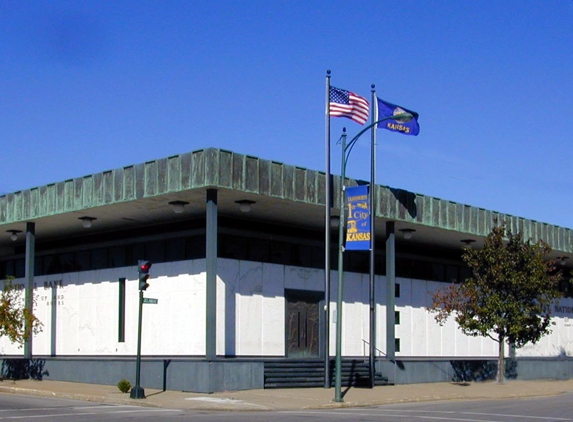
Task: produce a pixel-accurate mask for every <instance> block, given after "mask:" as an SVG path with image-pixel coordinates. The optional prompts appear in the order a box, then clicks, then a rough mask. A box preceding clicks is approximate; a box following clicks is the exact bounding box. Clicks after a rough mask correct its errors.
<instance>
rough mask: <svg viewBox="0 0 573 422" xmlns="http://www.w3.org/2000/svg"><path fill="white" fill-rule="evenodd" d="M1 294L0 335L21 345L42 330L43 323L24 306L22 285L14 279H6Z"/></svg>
mask: <svg viewBox="0 0 573 422" xmlns="http://www.w3.org/2000/svg"><path fill="white" fill-rule="evenodd" d="M3 284H4V286H3V289H2V294H1V295H0V337H8V338H9V339H10V341H11V342H13V343H17V344H19V345H20V346H21V345H22V344H23V343H24V341H25V340H27V339H28V338H29V337H30V336H31V335H32V334H36V333H38V332H40V331H41V328H42V324H41V322H40V321H39V320H38V318H36V317H35V316H34V314H33V313H32V312H30V310H28V309H26V308H25V306H24V299H23V297H22V296H23V295H22V292H23V290H22V289H21V288H20V286H18V285H15V284H13V283H12V279H8V280H5V281H4V283H3Z"/></svg>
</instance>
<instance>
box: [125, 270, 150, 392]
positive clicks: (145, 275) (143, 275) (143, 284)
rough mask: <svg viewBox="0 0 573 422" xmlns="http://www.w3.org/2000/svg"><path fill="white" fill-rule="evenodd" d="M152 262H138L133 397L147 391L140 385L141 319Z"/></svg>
mask: <svg viewBox="0 0 573 422" xmlns="http://www.w3.org/2000/svg"><path fill="white" fill-rule="evenodd" d="M151 265H152V263H151V262H149V261H145V260H140V261H139V262H138V263H137V271H138V272H139V321H138V323H137V358H136V359H135V387H133V388H132V389H131V392H130V394H129V396H130V397H131V398H132V399H144V398H145V391H144V390H143V388H141V385H140V375H141V321H142V319H143V291H144V290H147V288H148V287H149V284H148V283H147V280H148V279H149V269H150V268H151Z"/></svg>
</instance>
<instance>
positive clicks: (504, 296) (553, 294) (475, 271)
mask: <svg viewBox="0 0 573 422" xmlns="http://www.w3.org/2000/svg"><path fill="white" fill-rule="evenodd" d="M550 252H551V248H550V247H549V245H547V243H545V242H543V241H541V240H540V241H538V242H536V243H532V242H531V241H530V240H527V241H524V240H523V238H522V235H521V233H518V234H515V235H514V234H512V233H510V232H508V231H507V230H506V228H505V225H503V224H502V225H500V226H496V227H494V228H493V229H492V231H491V232H490V234H489V235H488V236H487V238H486V239H485V243H484V246H483V248H482V249H472V248H471V247H464V251H463V254H462V259H463V261H464V262H465V263H466V264H467V265H468V266H469V268H470V269H471V271H472V276H471V277H470V278H468V279H467V280H464V281H463V282H462V283H460V284H453V285H450V286H448V287H445V288H442V289H439V290H438V291H436V292H435V293H434V294H433V295H432V306H431V307H428V308H427V309H428V311H430V312H434V313H436V316H435V319H436V321H437V322H438V323H439V324H440V325H443V324H444V323H445V321H446V320H447V319H448V317H449V316H450V315H454V318H455V321H456V322H457V323H458V325H459V328H460V329H461V330H462V332H463V333H464V334H466V335H469V336H482V337H489V338H491V339H492V340H494V341H496V342H497V343H498V344H499V355H498V372H497V380H498V381H499V382H503V380H504V359H503V357H504V345H505V342H508V343H509V344H510V345H514V346H515V347H523V346H524V345H525V344H527V343H529V342H531V343H536V342H537V341H538V340H539V339H541V337H543V336H544V335H546V334H549V333H550V332H551V330H550V324H551V305H552V304H553V303H555V302H556V301H557V300H558V299H559V298H560V297H561V296H562V295H561V293H560V291H559V289H558V287H559V281H560V280H561V274H560V273H559V272H558V271H556V269H555V265H554V262H553V261H552V260H550V259H549V254H550Z"/></svg>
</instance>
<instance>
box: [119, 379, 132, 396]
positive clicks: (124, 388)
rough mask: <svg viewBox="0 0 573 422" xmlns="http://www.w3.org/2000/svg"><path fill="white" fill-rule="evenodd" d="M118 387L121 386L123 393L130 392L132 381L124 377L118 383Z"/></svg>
mask: <svg viewBox="0 0 573 422" xmlns="http://www.w3.org/2000/svg"><path fill="white" fill-rule="evenodd" d="M117 388H119V391H121V392H122V393H128V392H129V390H131V383H130V382H129V381H128V380H126V379H123V380H121V381H120V382H118V383H117Z"/></svg>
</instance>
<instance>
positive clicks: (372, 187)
mask: <svg viewBox="0 0 573 422" xmlns="http://www.w3.org/2000/svg"><path fill="white" fill-rule="evenodd" d="M371 92H372V113H370V116H371V117H370V122H371V124H372V123H374V122H376V121H377V120H378V107H377V101H376V85H374V84H372V85H371ZM370 133H371V142H370V350H369V365H368V366H369V370H370V388H374V385H375V382H374V377H375V373H376V370H375V365H376V355H375V354H376V298H375V278H376V274H375V271H376V247H375V246H376V242H375V240H376V229H375V221H376V129H375V128H374V127H373V128H372V130H371V131H370Z"/></svg>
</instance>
